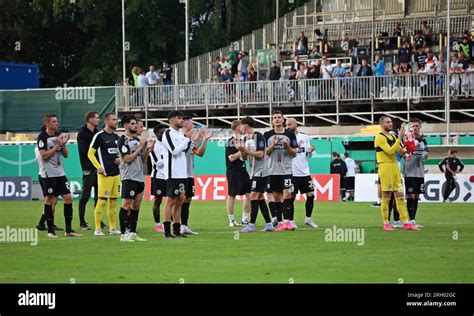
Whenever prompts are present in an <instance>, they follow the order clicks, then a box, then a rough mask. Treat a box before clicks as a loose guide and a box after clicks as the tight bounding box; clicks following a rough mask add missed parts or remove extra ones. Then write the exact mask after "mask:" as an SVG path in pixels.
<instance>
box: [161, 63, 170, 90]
mask: <svg viewBox="0 0 474 316" xmlns="http://www.w3.org/2000/svg"><path fill="white" fill-rule="evenodd" d="M159 74H160V77H161V78H162V79H163V84H164V85H172V84H173V80H172V74H173V68H171V66H170V65H169V63H168V61H167V60H164V61H163V67H161V69H160V72H159Z"/></svg>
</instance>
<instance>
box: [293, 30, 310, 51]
mask: <svg viewBox="0 0 474 316" xmlns="http://www.w3.org/2000/svg"><path fill="white" fill-rule="evenodd" d="M306 54H308V38H307V37H306V36H304V32H303V31H301V33H300V37H299V38H298V40H297V41H296V55H306Z"/></svg>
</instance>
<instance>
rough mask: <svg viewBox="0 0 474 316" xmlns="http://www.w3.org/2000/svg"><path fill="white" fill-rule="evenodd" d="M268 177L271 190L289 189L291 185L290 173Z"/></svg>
mask: <svg viewBox="0 0 474 316" xmlns="http://www.w3.org/2000/svg"><path fill="white" fill-rule="evenodd" d="M269 178H270V191H271V192H283V190H286V189H288V190H291V189H292V187H293V184H292V181H291V180H292V178H293V176H292V175H291V174H285V175H275V176H269Z"/></svg>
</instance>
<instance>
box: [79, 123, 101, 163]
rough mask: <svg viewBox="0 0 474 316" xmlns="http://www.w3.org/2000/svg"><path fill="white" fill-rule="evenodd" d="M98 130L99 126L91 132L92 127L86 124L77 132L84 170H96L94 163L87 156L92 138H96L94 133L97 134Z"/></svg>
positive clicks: (80, 157)
mask: <svg viewBox="0 0 474 316" xmlns="http://www.w3.org/2000/svg"><path fill="white" fill-rule="evenodd" d="M97 132H98V130H97V128H96V129H95V130H94V131H93V132H91V131H90V129H88V128H87V125H84V126H83V127H81V129H80V130H79V133H78V134H77V148H78V150H79V159H80V161H81V168H82V171H92V170H95V167H94V165H93V164H92V162H91V161H90V160H89V158H88V157H87V152H88V151H89V146H90V144H91V142H92V138H94V135H95V134H97Z"/></svg>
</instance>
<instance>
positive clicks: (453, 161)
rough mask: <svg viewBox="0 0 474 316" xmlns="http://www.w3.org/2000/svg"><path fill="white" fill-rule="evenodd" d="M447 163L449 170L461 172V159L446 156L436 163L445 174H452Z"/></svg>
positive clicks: (462, 166) (462, 167) (462, 165)
mask: <svg viewBox="0 0 474 316" xmlns="http://www.w3.org/2000/svg"><path fill="white" fill-rule="evenodd" d="M448 165H449V168H451V170H452V171H454V172H462V171H463V169H464V164H463V163H462V161H461V159H459V158H457V157H446V158H444V159H443V160H441V161H440V162H439V164H438V167H439V170H441V172H444V173H445V175H446V176H452V174H451V172H450V171H449V170H448V168H447V167H446V166H448Z"/></svg>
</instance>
